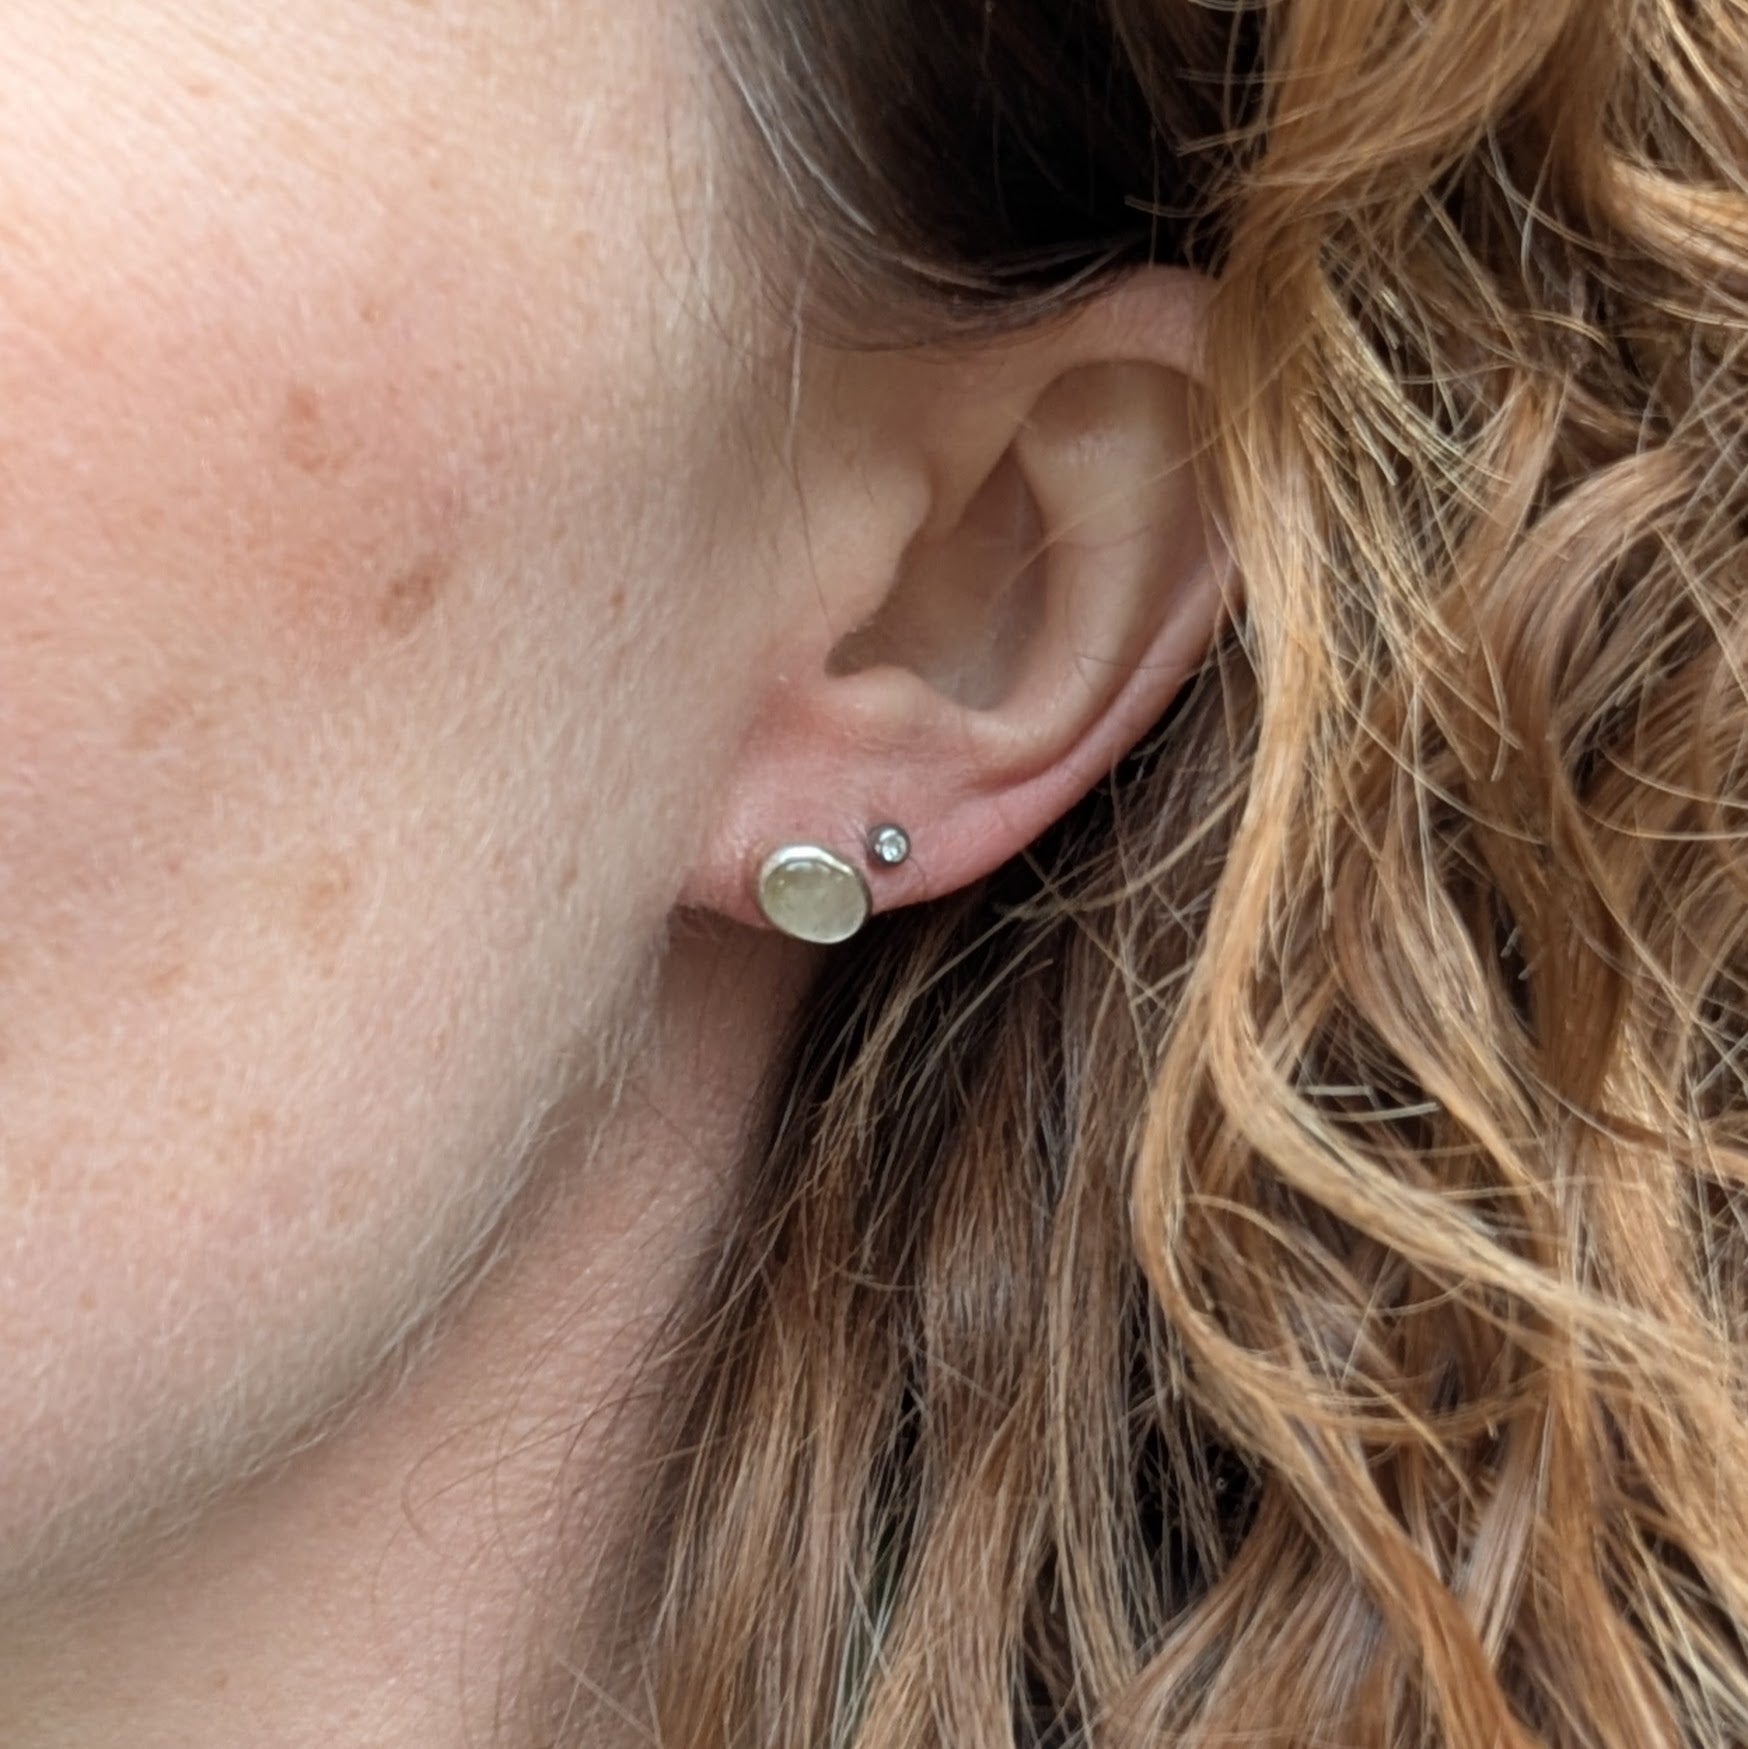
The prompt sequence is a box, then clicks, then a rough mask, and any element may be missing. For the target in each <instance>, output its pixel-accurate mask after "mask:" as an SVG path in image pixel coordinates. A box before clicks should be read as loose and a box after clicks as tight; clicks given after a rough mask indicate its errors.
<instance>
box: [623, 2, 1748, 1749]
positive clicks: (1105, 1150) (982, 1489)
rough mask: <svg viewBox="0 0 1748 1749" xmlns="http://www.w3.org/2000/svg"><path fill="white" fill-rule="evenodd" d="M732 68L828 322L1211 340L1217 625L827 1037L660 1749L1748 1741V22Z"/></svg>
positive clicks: (719, 1327)
mask: <svg viewBox="0 0 1748 1749" xmlns="http://www.w3.org/2000/svg"><path fill="white" fill-rule="evenodd" d="M733 11H734V21H733V24H732V26H731V27H730V28H729V29H728V30H727V33H726V39H725V41H726V48H727V53H728V61H729V64H730V65H731V66H732V67H733V69H734V74H735V86H736V90H737V91H738V94H739V97H740V100H741V101H742V103H743V104H744V105H745V109H746V113H747V114H748V115H749V117H750V118H751V119H752V120H753V122H754V124H755V125H754V127H753V128H752V129H750V130H749V134H750V137H751V139H752V140H753V141H754V145H755V150H754V151H753V153H752V154H751V156H752V157H753V159H754V160H755V161H756V163H757V164H758V166H759V173H760V175H761V176H762V178H763V182H764V185H765V186H766V187H767V188H768V187H770V186H771V185H772V183H773V181H775V183H776V185H777V186H779V187H780V188H781V189H782V190H783V192H784V195H785V211H786V212H787V213H788V214H789V215H790V218H791V219H792V220H794V221H796V222H794V223H792V224H790V225H788V226H787V227H786V228H784V229H783V231H782V235H781V244H782V248H781V251H780V253H781V254H782V255H783V258H785V259H789V260H791V261H792V260H793V259H794V258H795V251H796V250H797V249H798V248H800V246H801V243H800V240H801V239H802V238H803V237H805V238H806V239H807V255H806V268H807V278H808V290H809V298H810V304H811V308H812V310H813V311H814V312H815V313H816V314H817V315H818V316H819V318H820V319H822V320H824V319H826V317H827V315H828V313H832V314H835V315H836V316H837V318H838V319H839V320H840V321H841V323H842V325H843V326H844V327H845V328H846V329H847V330H849V331H851V332H856V331H859V328H862V329H865V327H866V324H867V322H868V321H869V320H871V319H872V316H873V314H874V313H878V314H879V315H880V316H881V318H882V319H883V320H887V321H889V322H891V323H893V324H894V325H895V326H896V327H904V328H906V329H907V331H921V332H938V333H949V332H950V333H953V334H955V335H960V334H963V333H964V332H965V331H966V330H968V329H970V330H975V329H977V328H979V327H987V328H994V327H999V326H1003V325H1006V324H1008V323H1011V322H1015V321H1023V320H1035V319H1039V318H1040V317H1042V316H1044V315H1047V313H1048V312H1049V310H1050V309H1052V308H1054V307H1057V306H1060V305H1062V304H1064V303H1066V302H1069V301H1071V300H1073V299H1074V298H1076V297H1078V296H1081V295H1085V294H1089V293H1091V292H1093V291H1096V289H1097V288H1098V287H1099V286H1100V285H1102V284H1104V283H1107V282H1108V281H1109V279H1110V278H1111V277H1112V276H1114V275H1117V274H1120V273H1122V272H1123V271H1124V270H1125V269H1127V268H1129V267H1131V266H1133V265H1135V264H1136V263H1137V262H1140V261H1144V260H1149V259H1152V260H1161V259H1163V260H1172V261H1177V262H1183V263H1188V264H1191V265H1194V266H1198V267H1201V268H1203V269H1205V270H1206V271H1208V272H1209V273H1210V274H1211V275H1213V276H1214V277H1215V278H1216V279H1217V281H1218V292H1217V295H1216V297H1215V300H1214V304H1213V308H1212V315H1211V332H1210V340H1209V349H1208V360H1209V386H1208V391H1207V394H1206V396H1205V398H1204V400H1203V403H1202V406H1201V409H1200V418H1201V420H1202V428H1203V431H1204V433H1205V435H1206V439H1207V449H1208V458H1209V459H1208V469H1209V486H1210V493H1209V496H1210V500H1211V501H1217V502H1219V503H1222V504H1223V505H1224V506H1225V516H1226V538H1227V539H1228V540H1229V542H1230V545H1231V548H1232V550H1233V552H1234V554H1235V556H1236V559H1237V562H1238V566H1239V569H1240V572H1241V574H1242V576H1243V579H1244V588H1245V594H1246V598H1247V613H1246V615H1245V618H1244V622H1243V624H1242V625H1241V626H1240V627H1238V628H1236V629H1235V631H1234V633H1233V634H1232V636H1231V637H1230V638H1229V639H1228V640H1227V642H1226V643H1225V644H1224V645H1223V646H1222V647H1221V649H1220V650H1219V651H1218V652H1217V654H1216V657H1215V659H1214V660H1213V661H1212V662H1211V663H1210V666H1209V669H1208V671H1207V673H1206V674H1205V675H1204V676H1203V678H1202V680H1201V681H1200V682H1199V683H1198V685H1197V686H1196V687H1195V688H1194V689H1193V691H1192V692H1191V693H1190V695H1189V696H1187V697H1186V698H1185V699H1184V700H1182V701H1180V704H1179V706H1178V707H1177V708H1176V709H1174V711H1173V713H1172V715H1171V718H1170V720H1169V721H1168V722H1166V723H1165V724H1163V725H1162V726H1161V728H1160V731H1159V733H1158V734H1157V736H1156V737H1155V738H1154V739H1153V741H1152V742H1151V743H1150V744H1149V745H1148V746H1147V747H1146V748H1144V749H1143V750H1141V751H1140V752H1139V753H1138V754H1137V755H1136V756H1135V757H1134V758H1133V759H1132V760H1130V761H1129V762H1128V763H1127V764H1126V765H1125V766H1124V768H1123V769H1122V770H1120V771H1119V772H1117V773H1116V774H1115V775H1114V776H1113V778H1112V780H1111V782H1110V783H1109V784H1108V785H1107V786H1105V787H1104V788H1103V789H1102V790H1101V791H1100V792H1099V793H1098V794H1097V795H1095V796H1094V797H1092V798H1090V799H1089V801H1088V802H1087V803H1086V805H1085V806H1084V807H1083V808H1081V809H1080V810H1078V811H1077V813H1076V814H1075V815H1074V816H1073V817H1072V818H1071V819H1069V820H1067V821H1065V822H1064V823H1063V824H1062V826H1061V827H1060V828H1059V829H1058V830H1057V831H1055V832H1054V833H1053V834H1052V835H1051V836H1050V837H1049V838H1048V840H1047V841H1045V842H1043V843H1041V844H1040V845H1038V846H1036V847H1035V849H1034V851H1033V852H1032V853H1031V854H1030V855H1029V856H1028V857H1026V858H1025V859H1023V861H1022V862H1020V863H1018V864H1016V865H1014V866H1013V867H1011V868H1009V869H1008V870H1005V871H1004V872H1003V873H1002V874H1001V875H999V876H998V877H997V878H995V879H994V880H992V881H991V882H989V883H988V884H987V886H986V887H984V888H983V889H981V890H979V891H977V892H975V893H973V894H969V895H966V896H964V897H962V898H960V899H958V900H956V901H954V902H951V903H948V904H944V905H941V906H938V907H935V908H933V909H932V910H929V911H926V912H922V913H918V914H915V915H907V916H902V917H899V918H896V919H892V920H890V921H888V922H887V923H886V924H885V925H884V926H883V928H882V929H881V930H880V931H878V932H877V933H876V934H875V935H874V936H872V937H871V938H870V939H869V940H868V941H867V943H866V945H865V946H861V947H859V948H857V949H854V950H851V951H850V953H849V954H848V955H847V956H846V958H844V959H843V960H841V961H839V962H838V963H837V965H836V967H835V968H834V970H833V972H832V973H831V975H830V977H829V980H828V982H827V984H826V986H825V987H824V988H823V989H822V990H821V991H820V992H819V993H818V995H817V997H816V998H815V1000H814V1002H813V1005H812V1007H811V1008H810V1011H809V1013H808V1015H807V1017H806V1022H805V1025H804V1027H803V1029H802V1033H801V1035H800V1039H799V1041H798V1043H797V1046H796V1050H795V1053H794V1058H793V1062H792V1064H791V1065H790V1067H789V1070H788V1074H787V1080H786V1083H785V1086H784V1088H783V1090H782V1093H781V1096H780V1098H779V1099H778V1101H777V1106H778V1114H779V1115H778V1117H777V1120H776V1123H775V1127H774V1132H773V1135H772V1138H771V1143H770V1146H769V1148H768V1149H766V1150H764V1151H762V1152H761V1153H760V1154H759V1155H758V1157H757V1158H755V1159H754V1160H752V1161H751V1162H750V1163H749V1165H748V1168H747V1182H746V1186H745V1191H744V1195H743V1197H742V1198H741V1203H740V1212H739V1216H738V1219H737V1224H736V1227H735V1230H734V1231H733V1232H732V1233H731V1234H730V1235H728V1236H727V1238H726V1239H725V1241H724V1245H723V1249H722V1253H721V1255H720V1257H719V1258H718V1259H717V1260H716V1262H715V1264H714V1267H713V1270H712V1273H711V1276H710V1279H709V1281H708V1282H707V1283H705V1284H703V1286H702V1287H701V1289H700V1297H699V1302H698V1305H697V1307H696V1308H695V1314H694V1317H693V1320H692V1326H691V1332H690V1335H689V1337H688V1339H687V1340H686V1342H685V1343H684V1344H683V1345H682V1348H681V1350H680V1359H679V1360H678V1361H676V1362H675V1363H674V1371H673V1376H672V1377H671V1379H670V1380H669V1381H668V1384H669V1388H670V1389H671V1391H672V1393H673V1397H672V1400H673V1401H674V1403H675V1405H676V1408H675V1412H674V1418H673V1424H672V1426H671V1427H670V1429H669V1436H670V1439H669V1447H668V1449H670V1450H671V1451H672V1453H673V1454H674V1455H673V1456H672V1457H671V1458H670V1459H669V1461H668V1464H667V1469H666V1476H665V1485H664V1487H663V1488H662V1490H661V1491H660V1493H659V1496H658V1499H659V1510H658V1511H656V1512H655V1513H653V1514H652V1519H651V1524H650V1526H649V1527H648V1528H649V1533H650V1537H651V1539H652V1540H651V1544H650V1546H651V1548H652V1549H653V1552H654V1566H653V1571H652V1580H651V1585H650V1591H649V1596H648V1598H647V1600H646V1601H647V1611H646V1613H645V1614H644V1615H643V1616H641V1617H640V1618H639V1624H640V1628H641V1629H642V1631H643V1632H644V1634H645V1639H644V1642H643V1643H644V1645H645V1646H646V1648H647V1653H646V1665H645V1672H646V1681H647V1687H648V1692H649V1693H650V1695H651V1697H652V1699H651V1707H652V1714H653V1718H654V1720H655V1722H656V1725H655V1728H656V1732H657V1734H658V1735H659V1738H660V1740H661V1741H662V1742H663V1743H664V1744H667V1745H670V1746H672V1749H755V1746H756V1749H924V1746H932V1745H940V1746H942V1749H948V1746H950V1749H972V1746H976V1749H1017V1746H1024V1749H1067V1746H1070V1745H1073V1746H1082V1745H1097V1746H1099V1749H1119V1746H1121V1749H1133V1746H1140V1745H1159V1746H1167V1745H1169V1746H1171V1749H1192V1746H1195V1749H1202V1746H1206V1749H1212V1746H1213V1745H1238V1744H1245V1745H1258V1744H1272V1745H1286V1744H1292V1745H1306V1746H1310V1745H1343V1746H1351V1749H1373V1746H1376V1749H1386V1746H1388V1749H1405V1746H1408V1745H1416V1746H1421V1745H1425V1746H1431V1745H1440V1746H1445V1749H1518V1746H1524V1745H1530V1744H1544V1745H1558V1746H1560V1749H1580V1746H1583V1749H1662V1746H1664V1745H1669V1746H1674V1745H1703V1746H1705V1749H1720V1746H1723V1745H1728V1744H1737V1743H1748V1644H1745V1636H1748V1398H1745V1391H1744V1387H1745V1382H1748V1381H1745V1377H1744V1372H1745V1362H1748V1348H1745V1347H1744V1340H1743V1339H1744V1334H1745V1332H1744V1325H1745V1322H1748V1227H1745V1220H1744V1217H1745V1214H1748V1194H1745V1193H1748V1083H1745V1079H1744V1077H1745V1072H1748V1027H1745V1024H1744V1022H1745V1017H1748V990H1745V988H1744V980H1745V978H1748V952H1745V948H1748V858H1745V857H1744V854H1743V849H1744V833H1745V831H1748V696H1745V683H1744V666H1745V664H1748V545H1745V539H1748V524H1745V521H1744V513H1745V511H1748V484H1745V479H1744V475H1745V468H1748V441H1745V437H1748V356H1745V345H1748V9H1745V8H1744V5H1743V4H1742V0H1248V3H1247V0H991V3H990V4H989V5H987V6H986V5H985V4H983V0H744V3H743V4H740V5H738V6H736V7H734V8H733Z"/></svg>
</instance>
